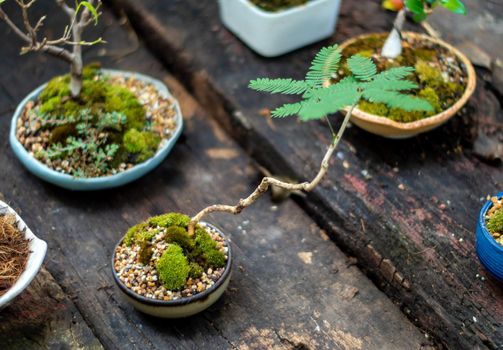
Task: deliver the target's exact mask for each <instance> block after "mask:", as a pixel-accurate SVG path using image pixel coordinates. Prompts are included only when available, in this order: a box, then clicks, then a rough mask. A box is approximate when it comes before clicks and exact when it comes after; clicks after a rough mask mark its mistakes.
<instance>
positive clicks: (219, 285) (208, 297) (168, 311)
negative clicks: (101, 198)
mask: <svg viewBox="0 0 503 350" xmlns="http://www.w3.org/2000/svg"><path fill="white" fill-rule="evenodd" d="M201 224H202V225H205V226H209V227H211V228H212V229H214V230H215V231H216V232H217V233H218V234H219V235H220V236H221V237H223V238H224V239H225V241H226V246H227V248H228V251H227V263H226V265H225V270H224V272H223V274H222V276H221V277H220V278H219V279H218V280H217V281H216V282H215V284H214V285H212V286H211V287H210V288H208V289H206V290H205V291H203V292H201V293H198V294H195V295H193V296H190V297H185V298H181V299H177V300H169V301H164V300H157V299H151V298H146V297H144V296H141V295H139V294H137V293H135V292H133V291H132V290H131V289H129V288H127V287H126V286H125V285H124V283H123V282H122V281H121V280H120V279H119V277H118V276H117V274H116V272H115V270H114V261H115V253H114V255H113V256H112V265H111V266H112V275H113V277H114V280H115V283H117V286H118V287H119V290H120V291H121V294H122V296H123V297H124V299H125V300H126V301H127V302H129V303H130V304H131V305H133V307H134V308H135V309H137V310H138V311H141V312H143V313H146V314H148V315H152V316H155V317H162V318H183V317H189V316H192V315H195V314H197V313H199V312H202V311H204V310H206V309H207V308H209V307H210V306H211V305H213V304H214V303H215V302H216V301H217V300H218V299H219V298H220V297H221V296H222V294H223V293H224V291H225V290H226V289H227V287H228V286H229V282H230V279H231V272H232V247H231V244H230V241H229V240H228V239H227V237H225V235H224V234H223V232H222V231H221V230H220V229H218V228H217V227H215V226H213V225H211V224H208V223H204V222H201ZM120 244H122V239H121V240H120V241H119V243H117V245H116V247H115V248H117V247H118V246H119V245H120ZM115 251H116V249H114V252H115Z"/></svg>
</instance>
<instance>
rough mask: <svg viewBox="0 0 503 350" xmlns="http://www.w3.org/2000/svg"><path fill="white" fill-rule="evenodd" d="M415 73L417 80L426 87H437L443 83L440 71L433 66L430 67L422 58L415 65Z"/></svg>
mask: <svg viewBox="0 0 503 350" xmlns="http://www.w3.org/2000/svg"><path fill="white" fill-rule="evenodd" d="M415 68H416V74H417V76H418V77H419V81H420V82H421V83H423V84H425V85H426V86H428V87H432V88H437V87H439V86H441V85H442V84H443V83H444V78H443V77H442V72H441V71H440V70H438V69H437V68H435V67H432V66H431V65H429V64H428V63H427V62H425V61H423V60H418V61H417V63H416V65H415Z"/></svg>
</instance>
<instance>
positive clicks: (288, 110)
mask: <svg viewBox="0 0 503 350" xmlns="http://www.w3.org/2000/svg"><path fill="white" fill-rule="evenodd" d="M301 107H302V103H301V102H297V103H287V104H284V105H283V106H281V107H278V108H276V109H275V110H273V111H272V112H271V116H272V117H274V118H285V117H289V116H292V115H297V114H299V111H300V109H301Z"/></svg>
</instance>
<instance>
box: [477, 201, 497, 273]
mask: <svg viewBox="0 0 503 350" xmlns="http://www.w3.org/2000/svg"><path fill="white" fill-rule="evenodd" d="M496 197H498V199H501V198H503V192H500V193H498V194H497V195H496ZM492 205H493V204H492V202H491V201H490V200H489V201H487V202H486V203H485V204H484V206H483V207H482V209H481V210H480V214H479V218H478V220H477V229H476V243H475V246H476V249H477V256H478V257H479V260H480V262H481V263H482V265H483V266H484V267H485V268H486V269H487V270H488V271H489V272H490V273H491V274H492V275H493V276H494V277H496V278H497V279H499V280H500V281H503V246H501V245H500V244H498V243H496V241H495V240H494V238H493V237H492V236H491V233H490V232H489V230H488V229H487V226H486V213H487V211H488V210H489V209H490V208H491V206H492Z"/></svg>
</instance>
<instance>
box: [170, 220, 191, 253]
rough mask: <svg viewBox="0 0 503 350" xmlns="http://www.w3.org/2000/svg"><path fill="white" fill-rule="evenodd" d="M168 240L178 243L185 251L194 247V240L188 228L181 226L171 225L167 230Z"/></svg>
mask: <svg viewBox="0 0 503 350" xmlns="http://www.w3.org/2000/svg"><path fill="white" fill-rule="evenodd" d="M166 242H168V243H176V244H178V245H179V246H180V247H182V248H183V249H184V250H185V251H191V250H192V249H194V245H195V243H194V240H193V239H192V238H191V237H190V236H189V233H188V232H187V230H185V229H184V228H182V227H180V226H170V227H168V229H167V230H166Z"/></svg>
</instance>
